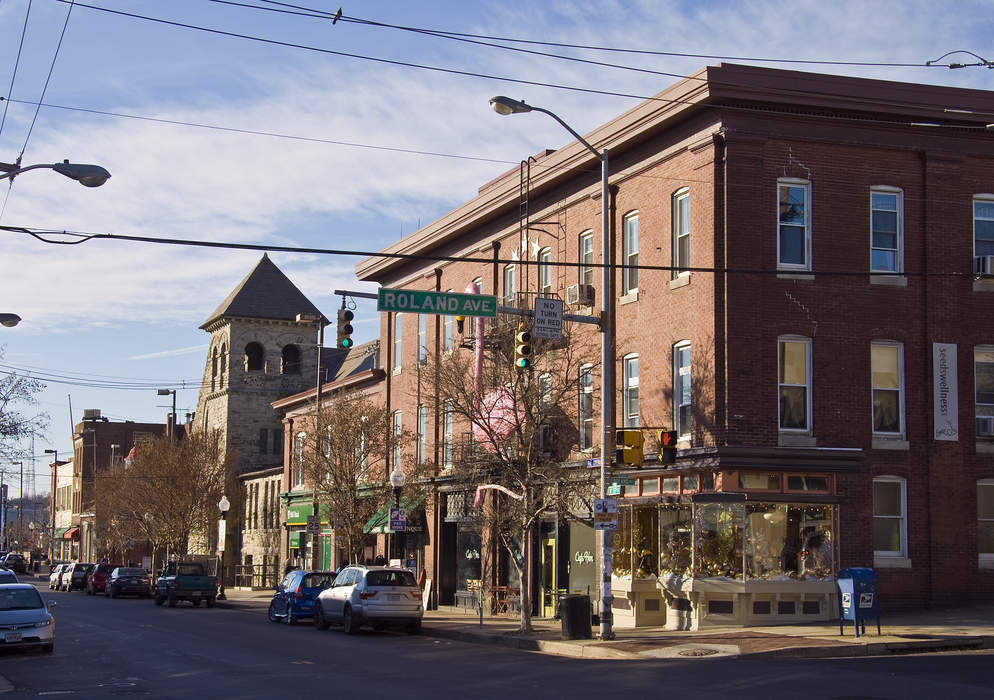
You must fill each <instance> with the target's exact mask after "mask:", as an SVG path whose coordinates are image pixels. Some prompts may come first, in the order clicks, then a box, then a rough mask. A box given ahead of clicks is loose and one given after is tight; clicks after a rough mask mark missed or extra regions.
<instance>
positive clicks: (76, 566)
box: [60, 561, 95, 591]
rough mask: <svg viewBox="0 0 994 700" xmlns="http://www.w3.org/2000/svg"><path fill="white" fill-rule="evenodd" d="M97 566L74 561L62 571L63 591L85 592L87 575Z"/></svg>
mask: <svg viewBox="0 0 994 700" xmlns="http://www.w3.org/2000/svg"><path fill="white" fill-rule="evenodd" d="M94 566H95V564H90V563H88V562H81V561H74V562H73V563H72V564H70V565H69V566H68V567H65V568H63V569H62V585H61V586H60V588H61V589H62V590H63V591H73V590H80V591H81V590H83V589H84V588H86V574H87V573H88V572H89V571H90V569H92V568H93V567H94Z"/></svg>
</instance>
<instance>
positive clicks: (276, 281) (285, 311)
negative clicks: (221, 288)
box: [200, 254, 323, 330]
mask: <svg viewBox="0 0 994 700" xmlns="http://www.w3.org/2000/svg"><path fill="white" fill-rule="evenodd" d="M297 314H312V315H315V316H322V318H323V315H322V314H321V312H320V311H319V310H318V308H317V307H316V306H314V304H312V303H311V302H310V300H309V299H308V298H307V297H305V296H304V294H303V292H301V291H300V290H299V289H297V287H296V285H294V283H293V282H291V281H290V278H288V277H287V276H286V275H284V274H283V271H282V270H280V269H279V268H278V267H276V265H275V264H274V263H273V261H272V260H270V259H269V256H268V255H266V254H263V256H262V259H261V260H260V261H259V263H258V264H257V265H256V266H255V267H254V268H253V269H252V271H251V272H250V273H248V274H247V275H246V276H245V279H243V280H242V281H241V282H239V283H238V286H237V287H235V288H234V289H233V290H232V292H231V294H229V295H228V298H227V299H225V300H224V301H222V302H221V305H220V306H218V307H217V308H216V309H214V313H212V314H211V315H210V317H209V318H208V319H207V320H206V321H204V323H203V325H202V326H200V327H201V328H202V329H204V330H206V329H207V326H209V325H210V324H211V323H213V322H214V321H216V320H217V319H219V318H222V317H224V316H240V317H242V318H265V319H274V320H280V321H294V320H296V318H297Z"/></svg>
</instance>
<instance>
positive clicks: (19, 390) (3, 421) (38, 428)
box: [0, 348, 48, 461]
mask: <svg viewBox="0 0 994 700" xmlns="http://www.w3.org/2000/svg"><path fill="white" fill-rule="evenodd" d="M3 355H4V353H3V348H0V360H2V359H3ZM44 388H45V385H44V384H43V383H42V382H40V381H38V380H37V379H33V378H32V377H26V376H24V375H21V374H17V373H16V372H13V371H9V370H7V369H0V459H2V460H4V461H7V460H9V459H13V458H15V457H24V456H26V455H27V453H28V450H29V448H28V447H26V443H25V442H24V440H25V438H29V437H31V436H32V435H40V434H41V432H42V431H43V430H44V429H45V428H46V427H47V426H48V415H47V414H45V413H40V412H39V413H33V412H31V411H28V412H27V413H25V412H24V410H23V408H25V407H33V406H35V405H36V404H37V403H38V401H37V399H36V398H35V397H36V396H37V394H38V393H39V392H41V390H42V389H44Z"/></svg>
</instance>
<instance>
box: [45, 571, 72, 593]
mask: <svg viewBox="0 0 994 700" xmlns="http://www.w3.org/2000/svg"><path fill="white" fill-rule="evenodd" d="M68 568H69V565H68V564H56V565H55V568H53V569H52V573H51V574H49V575H48V590H50V591H54V590H55V589H56V588H59V589H61V588H62V572H63V571H65V570H66V569H68Z"/></svg>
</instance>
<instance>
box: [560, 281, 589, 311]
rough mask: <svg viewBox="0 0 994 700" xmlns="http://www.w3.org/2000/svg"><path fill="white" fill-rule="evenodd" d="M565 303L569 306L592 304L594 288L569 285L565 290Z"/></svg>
mask: <svg viewBox="0 0 994 700" xmlns="http://www.w3.org/2000/svg"><path fill="white" fill-rule="evenodd" d="M566 303H567V304H569V305H570V306H578V305H583V306H590V305H591V304H593V303H594V288H593V286H591V285H589V284H571V285H570V286H568V287H567V288H566Z"/></svg>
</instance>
